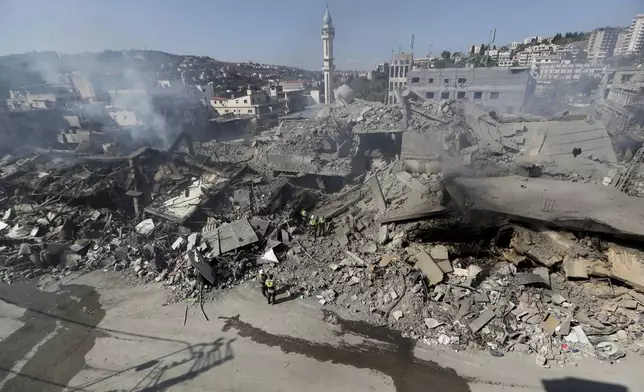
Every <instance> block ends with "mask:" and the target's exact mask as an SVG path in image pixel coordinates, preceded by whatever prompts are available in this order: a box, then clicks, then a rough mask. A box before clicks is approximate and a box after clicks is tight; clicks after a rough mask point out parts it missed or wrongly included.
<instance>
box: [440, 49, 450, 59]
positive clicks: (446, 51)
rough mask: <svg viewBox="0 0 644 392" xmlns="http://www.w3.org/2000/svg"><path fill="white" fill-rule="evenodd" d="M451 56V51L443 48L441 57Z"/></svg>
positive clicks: (447, 57)
mask: <svg viewBox="0 0 644 392" xmlns="http://www.w3.org/2000/svg"><path fill="white" fill-rule="evenodd" d="M451 56H452V53H450V51H449V50H443V52H442V53H441V58H442V59H445V60H447V59H449V58H450V57H451Z"/></svg>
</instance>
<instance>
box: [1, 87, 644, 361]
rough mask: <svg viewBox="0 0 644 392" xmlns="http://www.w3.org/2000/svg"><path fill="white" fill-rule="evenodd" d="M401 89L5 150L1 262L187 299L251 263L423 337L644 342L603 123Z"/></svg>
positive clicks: (546, 356) (483, 343)
mask: <svg viewBox="0 0 644 392" xmlns="http://www.w3.org/2000/svg"><path fill="white" fill-rule="evenodd" d="M395 93H396V97H397V102H400V105H396V106H391V105H382V104H379V103H374V102H366V101H361V100H355V101H353V102H352V99H345V98H343V99H342V100H340V101H341V104H340V105H337V106H334V105H325V106H324V107H323V108H321V109H320V110H318V111H317V112H316V113H314V115H312V116H297V117H293V116H291V117H289V118H287V119H285V120H283V121H281V123H280V124H279V126H277V127H275V128H273V129H271V130H268V131H264V132H258V133H256V134H255V135H252V136H249V137H246V138H242V139H238V140H228V141H221V140H211V141H208V142H201V143H195V142H194V140H193V135H191V134H190V132H182V133H180V134H179V135H178V136H177V137H176V139H174V140H173V142H172V143H171V144H170V145H169V147H168V148H165V149H155V148H150V147H141V148H139V149H137V150H134V151H128V152H127V153H124V152H123V151H120V150H116V151H112V152H108V151H105V153H95V152H92V153H87V152H84V153H81V152H76V151H57V150H49V151H44V150H32V151H26V149H25V151H23V152H22V153H21V154H16V155H7V156H4V157H3V158H2V160H1V161H0V210H1V211H2V213H1V214H0V278H2V279H3V280H4V281H5V282H9V283H10V282H13V281H16V280H21V279H32V278H39V282H40V284H43V283H44V282H47V281H51V280H55V279H59V278H60V277H61V276H64V275H66V274H70V273H71V272H72V271H76V270H85V269H88V270H91V269H104V270H116V271H123V273H125V274H135V276H136V277H137V279H141V280H142V281H157V282H163V284H165V285H166V286H167V288H168V292H169V293H170V294H171V295H172V297H174V298H175V299H181V298H185V297H193V298H194V297H199V296H201V295H202V294H201V291H202V289H203V287H204V286H209V287H212V288H214V289H215V290H221V289H226V288H228V287H231V286H233V285H235V284H239V283H241V282H244V281H246V280H248V279H252V278H253V277H254V275H255V273H256V270H257V268H258V266H263V268H265V269H267V270H269V271H270V272H272V273H274V274H275V275H276V277H277V280H278V282H280V284H281V285H282V286H284V287H288V298H292V299H294V298H304V297H313V298H315V299H316V300H317V301H318V302H319V303H320V304H321V306H341V307H343V308H345V309H348V310H349V311H351V312H353V313H354V314H355V315H356V317H360V318H363V319H368V320H370V321H372V322H373V323H374V324H376V325H379V326H387V327H391V328H395V329H398V330H401V331H402V332H403V333H404V334H405V335H406V336H408V337H411V338H414V339H418V340H423V341H425V342H426V343H427V344H430V345H439V344H440V345H445V346H450V347H453V348H455V349H462V348H479V349H484V350H486V351H489V352H490V353H492V354H493V355H496V356H502V355H503V353H505V352H510V351H514V352H520V353H526V354H527V353H531V354H534V355H535V356H536V359H537V363H538V364H539V365H542V366H549V364H550V363H558V364H562V363H566V362H575V361H576V358H579V357H583V356H596V357H598V358H600V359H604V360H615V359H618V358H620V357H622V356H624V355H626V354H627V353H633V352H644V351H642V350H644V338H643V337H642V334H643V333H644V263H643V262H642V253H641V252H642V251H641V250H640V248H641V245H640V242H641V241H642V239H644V225H643V224H642V223H641V221H642V219H638V217H639V216H640V214H641V211H644V199H642V198H639V197H636V196H634V195H633V192H632V191H630V192H629V191H628V190H629V189H631V190H632V189H634V188H636V186H634V184H635V185H636V181H637V176H636V174H634V169H633V165H631V164H627V163H625V162H623V161H620V160H619V159H618V157H617V154H616V153H615V151H614V149H613V145H612V143H611V137H610V136H611V135H610V133H609V131H608V130H607V129H606V127H605V126H604V125H603V123H602V122H600V121H586V119H585V117H580V116H576V115H570V114H569V113H561V114H559V115H557V116H554V117H539V116H530V115H526V114H511V115H508V114H502V113H496V112H486V111H484V110H481V109H480V108H478V107H477V106H475V105H473V104H471V103H469V102H465V101H453V100H445V101H429V100H425V99H424V97H422V96H419V95H418V94H416V93H414V92H413V91H411V90H405V91H400V90H397V91H396V92H395ZM625 184H626V185H625ZM302 209H305V210H306V211H307V212H309V213H310V214H313V215H315V216H324V217H325V218H326V220H327V222H330V224H329V226H328V227H327V228H326V230H325V233H324V235H322V236H319V237H317V238H316V237H314V236H313V235H311V234H310V232H309V230H308V228H307V222H303V221H302V220H301V218H300V211H301V210H302Z"/></svg>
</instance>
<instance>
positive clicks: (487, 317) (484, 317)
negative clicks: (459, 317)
mask: <svg viewBox="0 0 644 392" xmlns="http://www.w3.org/2000/svg"><path fill="white" fill-rule="evenodd" d="M495 317H496V313H494V311H493V310H491V309H487V310H486V311H484V312H483V313H481V314H480V315H479V316H478V317H477V318H476V319H475V320H474V321H472V322H471V323H470V325H469V327H470V330H472V333H477V332H478V331H480V330H481V329H482V328H483V327H485V326H486V325H487V323H489V322H490V321H492V319H493V318H495Z"/></svg>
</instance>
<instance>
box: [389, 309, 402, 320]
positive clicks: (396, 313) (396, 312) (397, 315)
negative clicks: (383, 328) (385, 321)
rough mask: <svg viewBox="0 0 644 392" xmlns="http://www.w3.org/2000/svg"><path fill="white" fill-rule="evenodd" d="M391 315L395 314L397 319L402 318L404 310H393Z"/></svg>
mask: <svg viewBox="0 0 644 392" xmlns="http://www.w3.org/2000/svg"><path fill="white" fill-rule="evenodd" d="M391 315H392V316H394V318H395V319H396V320H400V319H401V318H402V316H403V312H402V310H396V311H394V312H392V313H391Z"/></svg>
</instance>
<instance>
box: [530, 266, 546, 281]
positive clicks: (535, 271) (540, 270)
mask: <svg viewBox="0 0 644 392" xmlns="http://www.w3.org/2000/svg"><path fill="white" fill-rule="evenodd" d="M532 273H533V274H537V275H539V276H541V278H542V279H543V281H544V282H546V284H547V285H548V286H550V271H549V270H548V268H546V267H537V268H535V269H533V270H532Z"/></svg>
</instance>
